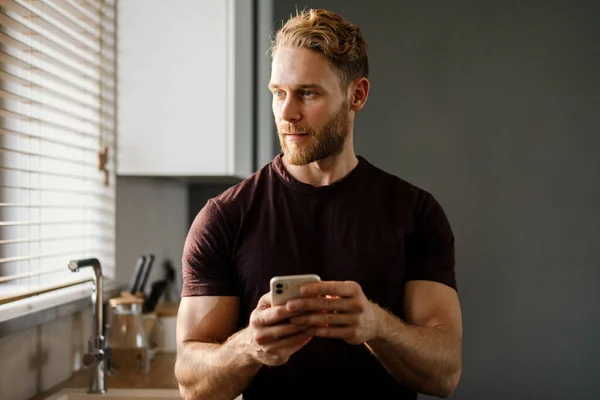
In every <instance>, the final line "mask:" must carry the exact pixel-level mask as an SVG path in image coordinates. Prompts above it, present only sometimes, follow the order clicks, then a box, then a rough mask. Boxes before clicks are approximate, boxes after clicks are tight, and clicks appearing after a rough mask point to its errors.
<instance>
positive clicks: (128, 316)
mask: <svg viewBox="0 0 600 400" xmlns="http://www.w3.org/2000/svg"><path fill="white" fill-rule="evenodd" d="M108 303H109V305H110V323H109V326H108V347H109V348H110V349H111V352H112V355H111V357H110V361H109V368H110V369H111V370H112V371H113V373H114V374H115V375H121V374H132V373H133V374H135V373H147V372H148V370H149V368H150V362H149V361H150V360H149V357H148V355H149V354H148V351H149V348H148V337H147V335H146V330H145V328H144V320H143V317H142V306H143V304H144V299H142V298H140V297H137V296H134V295H127V296H122V297H116V298H113V299H110V300H109V301H108Z"/></svg>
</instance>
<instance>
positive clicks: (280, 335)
mask: <svg viewBox="0 0 600 400" xmlns="http://www.w3.org/2000/svg"><path fill="white" fill-rule="evenodd" d="M306 328H307V327H306V326H304V325H302V324H300V323H298V324H278V325H274V326H267V327H263V328H262V329H260V330H257V333H256V336H255V340H256V343H258V344H260V345H266V344H268V343H271V342H275V341H281V342H283V340H281V339H284V338H287V337H289V336H293V335H295V334H297V333H301V332H303V331H304V330H305V329H306Z"/></svg>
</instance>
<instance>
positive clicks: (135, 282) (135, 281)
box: [129, 255, 146, 294]
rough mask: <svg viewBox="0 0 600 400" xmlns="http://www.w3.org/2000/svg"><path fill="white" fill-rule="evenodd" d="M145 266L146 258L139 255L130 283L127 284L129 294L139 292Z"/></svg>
mask: <svg viewBox="0 0 600 400" xmlns="http://www.w3.org/2000/svg"><path fill="white" fill-rule="evenodd" d="M145 264H146V256H145V255H141V256H139V257H138V260H137V264H136V265H135V269H134V270H133V275H132V276H131V282H130V283H129V293H131V294H136V293H137V292H138V291H139V286H140V283H141V281H142V274H143V272H144V265H145Z"/></svg>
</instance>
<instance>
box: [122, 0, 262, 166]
mask: <svg viewBox="0 0 600 400" xmlns="http://www.w3.org/2000/svg"><path fill="white" fill-rule="evenodd" d="M117 5H118V15H117V21H118V30H117V54H118V55H117V71H118V72H117V74H118V76H117V83H118V86H117V109H118V113H117V146H116V147H117V173H118V174H119V175H131V176H135V175H139V176H142V175H144V176H239V177H245V176H248V175H250V174H251V173H252V172H253V171H252V168H253V161H252V153H253V150H252V148H253V139H252V137H253V113H252V109H253V108H252V104H253V94H252V93H253V80H254V72H253V22H252V21H253V14H252V12H253V9H252V2H251V1H250V0H119V1H118V2H117Z"/></svg>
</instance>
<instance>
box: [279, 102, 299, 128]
mask: <svg viewBox="0 0 600 400" xmlns="http://www.w3.org/2000/svg"><path fill="white" fill-rule="evenodd" d="M300 118H301V114H300V107H299V105H298V102H297V101H296V100H295V99H294V98H293V96H288V98H287V99H285V101H284V103H283V104H282V106H281V120H282V121H286V122H296V121H298V120H300Z"/></svg>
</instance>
